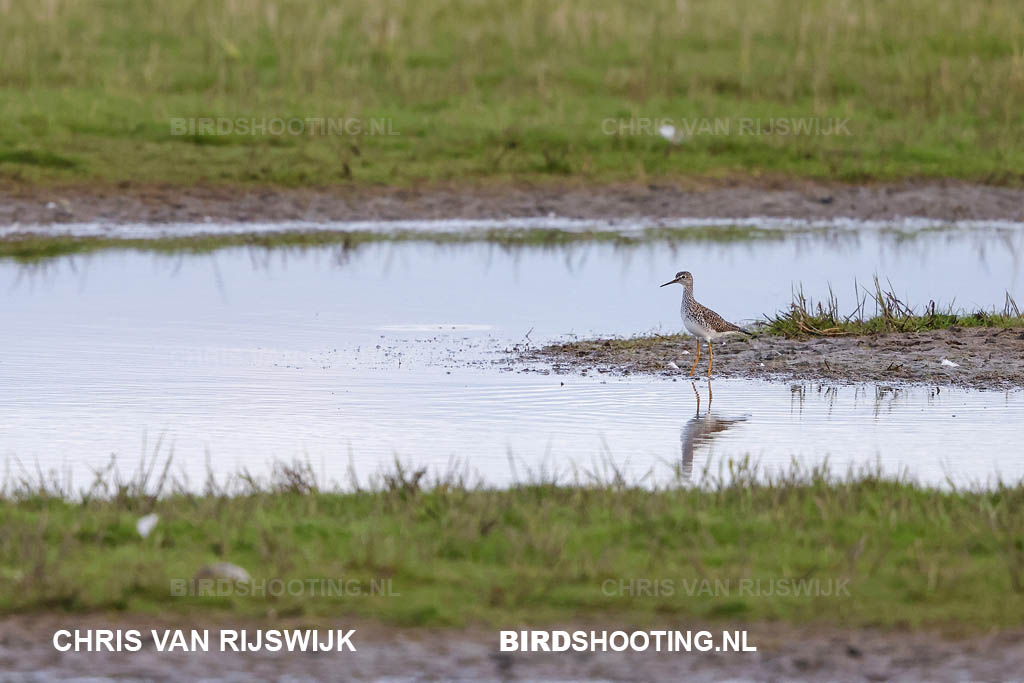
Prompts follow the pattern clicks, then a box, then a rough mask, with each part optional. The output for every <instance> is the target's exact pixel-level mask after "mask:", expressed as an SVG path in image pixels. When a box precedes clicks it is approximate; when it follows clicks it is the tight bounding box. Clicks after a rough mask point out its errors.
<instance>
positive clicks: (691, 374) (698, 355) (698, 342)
mask: <svg viewBox="0 0 1024 683" xmlns="http://www.w3.org/2000/svg"><path fill="white" fill-rule="evenodd" d="M699 360H700V339H697V357H696V358H694V359H693V367H692V368H690V377H693V373H694V372H695V371H696V370H697V361H699Z"/></svg>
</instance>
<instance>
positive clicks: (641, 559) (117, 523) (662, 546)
mask: <svg viewBox="0 0 1024 683" xmlns="http://www.w3.org/2000/svg"><path fill="white" fill-rule="evenodd" d="M752 475H753V473H752V471H751V470H750V469H749V468H745V467H743V466H740V467H737V468H736V478H735V479H734V480H733V481H732V483H719V484H717V485H710V486H708V487H707V488H705V489H693V488H677V487H671V488H668V489H662V490H648V489H642V488H636V487H633V486H628V485H624V484H618V485H608V484H600V483H582V484H577V485H572V486H570V485H557V484H555V483H543V482H536V483H533V484H523V485H519V486H516V487H513V488H511V489H508V490H487V489H480V488H473V487H467V486H465V485H463V484H461V483H459V482H458V481H456V480H449V481H445V482H439V483H435V484H429V485H428V484H427V483H426V479H425V478H423V477H421V475H420V474H417V473H415V472H410V471H405V472H401V471H399V472H396V473H394V474H391V475H389V476H387V477H385V478H384V479H382V480H381V481H382V483H381V485H380V486H379V487H376V488H375V489H373V490H366V489H362V490H354V491H349V492H337V491H333V492H332V491H324V490H321V489H320V488H319V487H318V486H317V485H316V483H315V482H314V481H313V480H312V478H311V475H310V474H309V471H308V469H307V468H304V467H302V466H297V467H279V468H278V469H277V474H276V475H275V476H274V477H273V478H272V481H270V482H264V483H263V484H257V483H256V482H254V481H252V480H251V479H242V480H238V481H237V482H236V486H235V487H234V488H233V489H232V490H231V492H230V493H228V492H226V491H224V490H217V489H216V487H214V488H213V490H208V491H207V492H206V493H205V494H202V495H191V494H186V493H181V492H178V493H173V494H165V495H162V496H159V497H155V496H152V495H144V494H142V493H140V492H139V491H140V489H141V488H146V487H144V486H143V487H139V486H137V485H129V486H123V487H120V488H116V487H115V488H113V489H103V490H102V491H101V492H102V493H103V495H102V496H98V495H93V496H89V497H87V498H86V499H85V500H84V502H69V501H68V500H67V499H65V498H62V497H58V496H57V495H56V493H55V492H54V491H53V490H52V489H48V488H47V487H45V486H42V487H41V486H39V485H38V484H29V485H25V486H21V485H18V486H11V485H8V487H7V489H6V490H5V492H4V497H3V499H2V500H0V515H2V517H3V519H4V520H5V523H4V525H3V528H2V529H0V611H2V612H7V613H13V612H32V611H38V610H54V609H56V610H66V611H69V612H82V611H91V610H115V611H128V612H140V613H149V612H158V611H159V612H161V613H168V612H171V613H174V612H179V613H182V614H185V613H190V614H210V613H223V614H227V613H230V614H235V615H239V616H268V615H278V616H286V615H291V616H303V617H309V618H310V619H315V618H316V617H318V616H327V615H330V616H338V615H346V614H347V615H360V616H367V617H372V618H377V619H381V620H384V621H387V622H392V623H400V624H421V625H448V624H454V625H458V624H466V623H474V622H484V623H492V624H506V625H507V624H511V623H518V622H519V621H521V620H522V621H527V622H532V623H538V624H539V623H545V622H551V623H554V622H562V623H565V622H568V621H573V620H579V619H589V618H594V619H599V618H613V619H615V620H616V621H617V622H619V623H621V622H622V621H623V620H627V619H628V620H631V621H635V622H637V623H645V622H655V621H657V620H664V619H690V618H693V619H702V620H704V619H706V620H714V619H728V620H782V621H787V622H795V623H801V622H831V623H836V624H842V625H847V626H862V625H877V626H881V627H901V626H915V625H933V626H938V627H953V628H957V629H965V630H976V629H991V628H993V627H998V626H1014V625H1016V626H1019V625H1020V624H1021V623H1022V617H1021V615H1022V614H1024V516H1021V514H1020V509H1021V505H1022V504H1024V486H1021V485H1020V484H1015V485H1000V486H998V487H996V488H994V489H991V490H987V491H937V490H933V489H926V488H922V487H920V486H917V485H915V484H913V483H909V482H900V481H893V480H886V479H883V478H880V477H878V476H875V475H873V474H871V473H861V474H860V475H857V476H849V477H846V478H835V477H831V476H828V475H827V474H826V473H825V472H821V471H818V472H799V471H795V470H794V471H792V472H790V473H788V474H785V475H780V476H777V477H775V478H774V479H770V480H764V479H760V478H758V479H756V480H755V478H754V477H753V476H752ZM94 493H95V492H94ZM154 511H155V512H157V513H158V514H159V515H160V520H159V523H158V524H157V525H156V528H155V529H154V530H153V531H152V533H151V534H150V535H149V536H148V537H147V538H142V537H140V535H139V533H138V532H137V531H136V521H137V520H138V518H139V517H140V515H143V514H146V513H149V512H154ZM218 560H220V561H230V562H233V563H236V564H238V565H240V566H242V567H244V568H245V569H247V570H248V571H249V573H250V574H251V576H252V579H253V582H254V583H253V584H251V585H257V584H258V583H259V582H263V581H267V580H274V579H281V580H282V581H285V582H287V581H296V580H300V581H308V580H310V579H312V580H313V581H314V582H317V581H319V580H321V579H327V580H331V581H335V580H343V581H344V582H345V583H344V584H343V586H344V588H343V590H342V591H341V592H343V593H344V594H341V595H339V594H334V595H325V594H324V593H325V589H324V588H323V586H322V585H321V586H320V588H316V587H315V586H314V588H312V589H308V588H307V589H305V590H304V591H300V592H298V593H296V594H289V593H288V592H285V594H284V595H277V596H271V595H265V594H264V595H256V596H253V595H242V594H240V593H238V592H235V593H233V594H230V595H221V596H218V597H211V596H199V595H192V596H175V595H173V594H172V588H171V586H172V582H173V581H174V580H176V579H177V580H181V579H186V580H187V579H189V578H190V577H192V576H193V575H194V574H195V572H196V571H197V568H198V567H200V566H202V565H204V564H207V563H210V562H213V561H218ZM744 581H746V582H748V583H746V584H744V583H743V582H744ZM644 582H647V583H646V584H645V583H644ZM757 582H760V583H757ZM316 585H319V584H316ZM644 586H647V587H646V588H644ZM652 586H654V588H652ZM743 586H747V588H746V589H744V588H743ZM755 586H756V588H754V587H755ZM784 586H785V588H784ZM666 587H668V588H670V589H671V590H667V589H666ZM271 590H272V589H271ZM652 590H656V591H657V594H654V593H652V592H651V591H652ZM236 591H237V588H236Z"/></svg>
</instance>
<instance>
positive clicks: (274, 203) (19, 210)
mask: <svg viewBox="0 0 1024 683" xmlns="http://www.w3.org/2000/svg"><path fill="white" fill-rule="evenodd" d="M549 214H555V215H558V216H566V217H571V218H622V217H633V216H649V217H654V218H665V217H677V216H686V217H697V218H702V217H703V218H740V217H750V216H776V217H793V218H809V219H810V218H818V219H825V218H836V217H850V218H863V219H886V218H894V217H902V216H921V217H926V218H934V219H940V220H957V219H978V220H988V219H993V220H994V219H1006V220H1024V189H1019V188H1008V187H993V186H987V185H974V184H970V183H965V182H960V181H952V180H950V181H905V182H900V183H890V184H871V185H845V184H839V183H831V182H826V181H820V180H801V179H778V178H776V179H757V178H741V179H685V180H678V181H675V182H660V183H657V184H615V185H583V184H578V183H567V184H563V185H544V186H535V185H507V184H505V185H493V184H491V185H448V186H425V187H410V188H389V187H375V186H348V185H338V186H333V187H306V188H281V187H252V186H228V185H192V186H181V185H141V184H133V183H121V184H120V185H116V186H114V185H102V184H82V185H70V186H39V185H18V184H7V185H0V224H11V223H62V222H79V221H104V222H114V223H127V222H145V223H167V222H196V221H203V220H207V219H209V220H213V221H241V222H245V221H283V220H305V221H342V220H389V219H391V220H395V219H410V218H421V219H428V218H470V219H472V218H509V217H529V216H547V215H549Z"/></svg>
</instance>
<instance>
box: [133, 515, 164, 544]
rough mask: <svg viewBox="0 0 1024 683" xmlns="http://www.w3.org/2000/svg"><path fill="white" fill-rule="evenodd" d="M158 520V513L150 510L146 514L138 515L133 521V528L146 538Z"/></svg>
mask: <svg viewBox="0 0 1024 683" xmlns="http://www.w3.org/2000/svg"><path fill="white" fill-rule="evenodd" d="M159 521H160V515H158V514H156V513H155V512H151V513H149V514H148V515H143V516H142V517H139V521H137V522H135V529H136V530H137V531H138V532H139V536H142V537H143V538H146V537H147V536H149V534H150V533H151V532H152V531H153V528H154V527H155V526H156V523H157V522H159Z"/></svg>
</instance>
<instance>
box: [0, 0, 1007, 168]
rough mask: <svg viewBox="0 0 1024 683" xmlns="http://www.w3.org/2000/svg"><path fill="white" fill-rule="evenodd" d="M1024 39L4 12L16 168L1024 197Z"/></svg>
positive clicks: (914, 4) (870, 18)
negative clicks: (658, 181) (878, 183)
mask: <svg viewBox="0 0 1024 683" xmlns="http://www.w3.org/2000/svg"><path fill="white" fill-rule="evenodd" d="M1022 43H1024V24H1022V23H1021V22H1020V21H1019V8H1018V7H1017V5H1016V3H1014V2H1012V1H1011V0H994V1H992V2H986V3H972V4H971V5H969V6H966V7H965V6H964V5H963V4H962V3H958V2H954V1H953V0H910V1H907V2H871V3H854V4H851V3H834V2H827V1H825V0H816V1H814V2H809V3H808V2H798V1H797V0H772V1H771V2H767V3H762V4H760V5H759V6H758V7H757V9H756V11H752V10H751V8H750V7H749V5H748V4H747V3H743V2H739V1H737V0H728V1H724V2H715V3H677V2H671V1H670V0H663V1H657V2H647V3H642V4H638V3H622V2H613V1H612V0H598V1H596V2H583V1H581V0H568V1H565V2H560V3H557V4H555V5H549V4H544V3H534V2H528V1H526V0H516V1H513V2H508V3H477V2H469V1H467V0H431V1H429V2H421V3H393V2H376V1H374V0H356V1H355V2H348V3H344V4H341V5H339V4H337V3H334V2H329V1H328V0H314V1H313V2H298V1H297V0H277V1H271V0H263V1H259V2H241V3H175V2H161V3H137V2H131V1H130V0H86V1H81V2H71V1H63V0H57V1H55V2H47V3H39V2H34V1H32V0H7V1H6V2H3V3H0V178H7V179H9V180H15V181H24V182H51V181H57V182H67V181H82V180H86V181H91V180H95V181H101V182H109V183H116V182H121V181H143V182H172V183H193V182H197V181H207V182H214V183H216V182H232V183H255V184H284V185H298V184H311V183H312V184H324V185H330V184H336V183H395V184H408V183H417V182H423V181H443V180H450V179H459V180H465V179H470V180H472V179H478V180H487V179H495V180H502V179H513V178H514V179H524V178H525V179H532V180H539V181H543V180H544V179H549V178H558V179H564V178H566V177H578V178H580V179H582V180H595V181H609V180H641V181H643V180H645V179H648V178H659V177H661V178H665V177H672V176H681V175H695V174H696V175H712V176H730V175H735V174H762V173H764V174H784V175H801V176H816V177H828V178H838V179H846V180H865V179H872V178H880V179H892V178H904V177H910V176H914V177H926V176H927V177H960V178H968V179H973V180H980V181H983V182H995V183H1011V184H1020V182H1021V176H1020V174H1019V173H1018V172H1014V171H1012V170H1011V169H1020V168H1024V137H1022V136H1024V126H1022V125H1021V124H1022V123H1024V87H1022V86H1024V58H1022V55H1021V47H1020V46H1021V44H1022ZM204 117H206V118H215V117H220V118H223V119H226V120H230V121H231V122H232V123H230V124H229V125H230V126H231V131H230V132H229V133H228V134H224V135H220V134H216V135H211V134H204V133H202V132H201V128H195V129H190V128H188V127H186V129H185V131H184V134H176V132H180V131H177V130H176V129H174V128H173V127H172V120H174V119H192V118H204ZM275 118H278V119H282V120H284V121H285V122H286V123H287V121H288V120H289V119H295V120H299V121H301V122H302V123H300V124H298V128H294V127H293V129H292V130H293V131H294V130H298V129H301V130H300V132H298V133H297V134H292V133H284V134H264V133H261V132H257V134H253V133H252V132H251V131H249V130H247V131H246V132H239V127H238V126H237V124H236V123H234V122H236V121H237V120H238V119H243V120H245V121H247V122H248V123H247V124H246V125H247V126H248V127H249V128H253V127H254V125H253V123H252V121H253V119H256V120H258V121H259V120H265V119H266V120H269V119H275ZM309 118H312V119H319V118H323V119H336V120H341V121H343V123H344V125H343V126H342V127H341V129H340V131H334V132H333V133H332V132H330V131H327V133H326V134H325V133H324V131H323V126H321V125H318V124H309V123H306V122H305V120H306V119H309ZM745 120H746V121H748V122H750V121H757V122H759V123H758V125H757V127H754V126H753V125H752V124H751V123H747V124H744V121H745ZM780 120H782V121H785V122H786V123H785V129H783V128H782V127H780V126H779V125H777V122H778V121H780ZM835 120H839V121H842V122H845V123H844V124H843V125H842V126H840V127H836V126H834V125H833V124H834V121H835ZM773 121H774V122H775V123H773ZM666 122H667V123H671V124H672V125H674V126H675V127H676V128H677V129H679V130H684V129H691V135H690V136H688V139H686V140H684V141H683V142H682V143H681V144H678V145H673V144H670V143H669V142H668V141H666V140H665V139H663V138H662V137H661V136H660V135H659V133H658V129H659V128H660V127H661V125H662V123H666ZM256 125H257V126H258V124H256ZM801 127H803V128H801ZM271 130H272V129H271ZM829 131H832V134H827V133H828V132H829ZM847 133H848V134H847Z"/></svg>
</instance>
